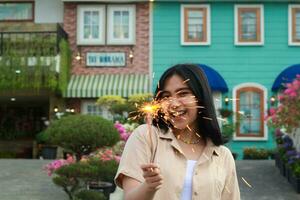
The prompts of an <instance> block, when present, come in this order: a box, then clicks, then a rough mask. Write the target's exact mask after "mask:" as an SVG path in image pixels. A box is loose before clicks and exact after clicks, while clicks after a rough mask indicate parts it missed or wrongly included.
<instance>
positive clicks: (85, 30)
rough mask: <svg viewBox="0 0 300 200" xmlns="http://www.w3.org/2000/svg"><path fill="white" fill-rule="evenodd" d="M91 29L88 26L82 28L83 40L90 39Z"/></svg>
mask: <svg viewBox="0 0 300 200" xmlns="http://www.w3.org/2000/svg"><path fill="white" fill-rule="evenodd" d="M91 36H92V34H91V27H90V26H84V28H83V38H84V39H89V38H91Z"/></svg>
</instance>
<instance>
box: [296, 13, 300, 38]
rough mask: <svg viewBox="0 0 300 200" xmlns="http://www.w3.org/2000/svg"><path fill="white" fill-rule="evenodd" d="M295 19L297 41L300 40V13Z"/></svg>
mask: <svg viewBox="0 0 300 200" xmlns="http://www.w3.org/2000/svg"><path fill="white" fill-rule="evenodd" d="M295 19H296V22H295V24H296V35H295V37H296V38H295V39H296V40H300V11H298V12H296V16H295Z"/></svg>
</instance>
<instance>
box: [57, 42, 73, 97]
mask: <svg viewBox="0 0 300 200" xmlns="http://www.w3.org/2000/svg"><path fill="white" fill-rule="evenodd" d="M59 48H60V72H59V78H58V80H59V89H60V91H61V92H64V91H66V89H67V87H68V81H69V76H70V68H71V62H72V61H71V58H72V52H71V49H70V47H69V44H68V42H67V41H66V40H61V41H60V43H59Z"/></svg>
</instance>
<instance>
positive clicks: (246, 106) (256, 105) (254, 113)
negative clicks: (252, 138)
mask: <svg viewBox="0 0 300 200" xmlns="http://www.w3.org/2000/svg"><path fill="white" fill-rule="evenodd" d="M260 104H261V96H260V94H259V93H257V92H252V91H247V92H241V93H240V111H241V112H242V113H243V117H242V119H241V122H240V130H239V131H240V133H241V134H250V133H251V134H257V135H259V133H260V132H261V130H260V127H261V119H260V116H261V115H260V114H261V110H260Z"/></svg>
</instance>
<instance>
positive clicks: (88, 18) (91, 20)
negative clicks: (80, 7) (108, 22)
mask: <svg viewBox="0 0 300 200" xmlns="http://www.w3.org/2000/svg"><path fill="white" fill-rule="evenodd" d="M99 21H100V13H99V11H84V13H83V23H84V27H83V30H84V32H83V38H85V39H98V38H99V32H100V30H99Z"/></svg>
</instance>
